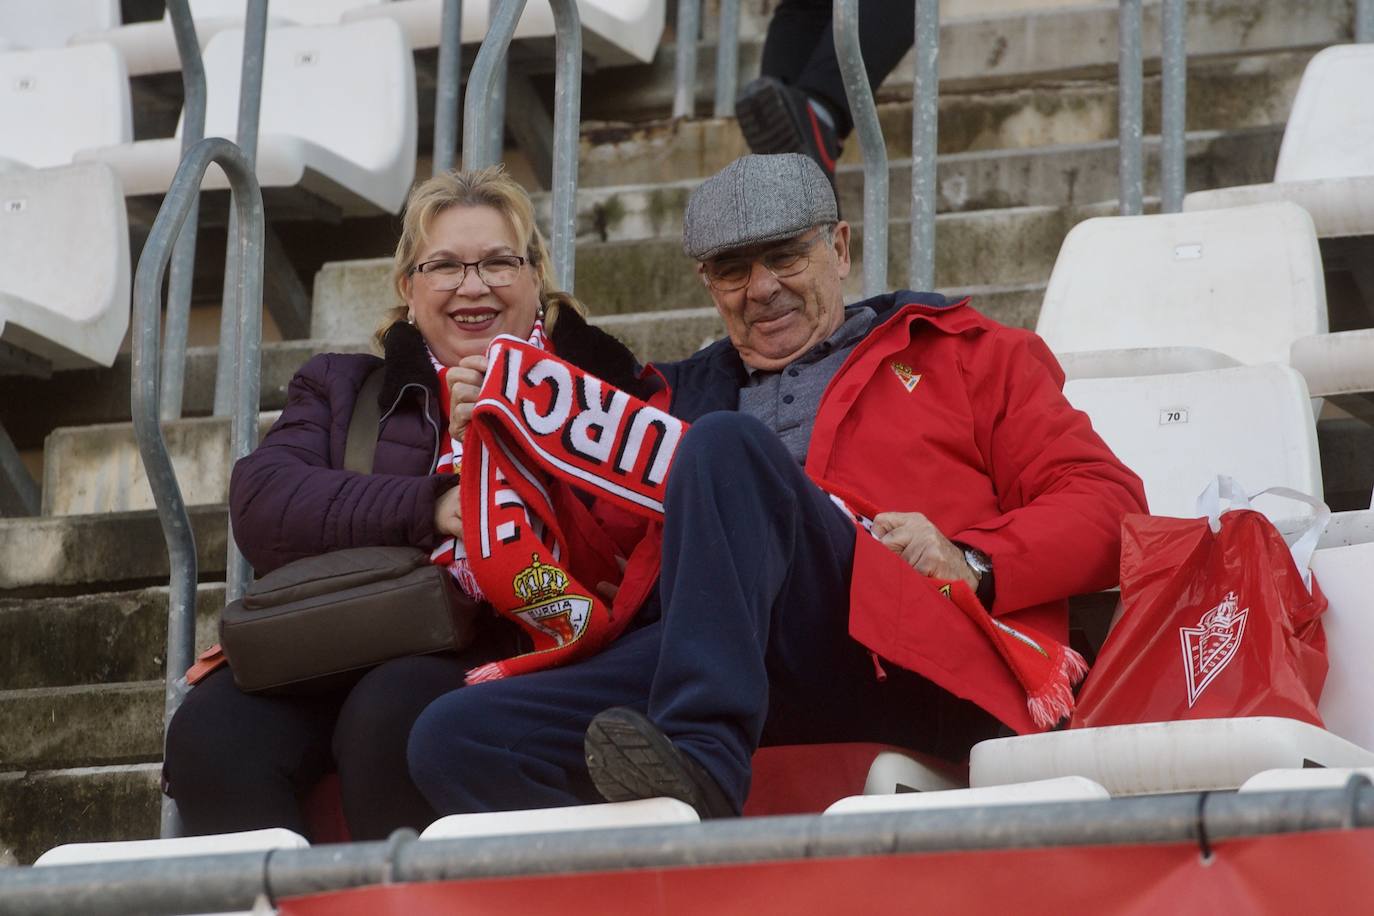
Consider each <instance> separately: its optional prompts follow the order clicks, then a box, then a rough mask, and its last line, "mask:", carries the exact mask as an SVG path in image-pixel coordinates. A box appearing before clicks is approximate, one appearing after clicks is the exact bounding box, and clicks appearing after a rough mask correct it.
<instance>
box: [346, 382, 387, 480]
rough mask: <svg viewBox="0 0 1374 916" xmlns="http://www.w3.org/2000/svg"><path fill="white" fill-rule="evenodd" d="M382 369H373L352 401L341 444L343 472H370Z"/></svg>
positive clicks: (378, 410)
mask: <svg viewBox="0 0 1374 916" xmlns="http://www.w3.org/2000/svg"><path fill="white" fill-rule="evenodd" d="M385 369H386V366H385V365H382V366H378V367H377V368H376V369H373V370H372V372H371V373H370V374H369V375H368V377H367V378H366V379H364V380H363V387H362V388H360V389H358V398H357V400H355V401H354V402H353V416H351V417H349V420H348V439H347V441H346V442H345V444H344V469H345V470H348V471H356V472H357V473H359V474H371V473H372V459H373V456H374V454H375V453H376V451H377V427H378V425H379V424H380V423H381V421H382V408H381V406H380V405H379V404H378V403H377V395H379V394H380V393H381V391H382V381H383V378H384V377H385V371H384V370H385Z"/></svg>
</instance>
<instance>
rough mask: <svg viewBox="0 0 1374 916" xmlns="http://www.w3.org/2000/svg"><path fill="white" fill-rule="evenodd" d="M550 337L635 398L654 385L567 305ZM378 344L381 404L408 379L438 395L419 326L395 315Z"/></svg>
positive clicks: (563, 352) (572, 358) (629, 356)
mask: <svg viewBox="0 0 1374 916" xmlns="http://www.w3.org/2000/svg"><path fill="white" fill-rule="evenodd" d="M549 340H550V341H551V342H552V344H553V350H554V352H555V353H557V354H558V355H559V356H561V357H562V358H563V359H566V360H567V361H568V362H570V363H572V364H573V365H575V366H577V367H578V368H580V369H583V370H585V371H587V372H590V373H591V374H592V375H595V376H596V377H597V378H599V379H601V380H602V381H605V382H607V383H609V384H611V385H614V386H615V387H616V388H619V389H621V390H623V391H626V392H628V393H630V394H632V395H634V396H635V397H637V398H641V399H643V400H648V399H649V397H650V396H651V395H652V394H653V393H654V391H655V390H656V389H657V387H658V385H657V382H656V380H655V379H654V378H652V377H643V378H641V377H640V371H639V370H640V365H639V361H638V360H637V359H635V355H634V354H633V353H632V352H630V348H629V347H627V346H625V344H623V343H621V342H620V340H619V339H617V338H616V337H614V336H612V335H611V334H608V333H606V332H605V331H603V330H601V329H600V328H598V327H596V326H595V325H592V324H588V323H587V321H586V319H584V318H583V317H582V316H581V315H579V314H578V313H577V312H575V311H573V310H572V309H570V308H567V307H564V308H561V309H559V313H558V320H557V321H555V322H554V326H553V329H552V330H551V331H550V333H549ZM382 349H383V353H384V357H383V358H384V359H385V363H386V374H385V376H384V378H383V381H382V390H381V391H380V392H379V393H378V395H377V402H378V404H380V405H381V407H382V409H383V410H386V409H387V408H388V407H390V406H391V405H392V404H394V403H395V402H396V398H398V397H399V396H400V394H401V392H402V391H403V390H404V389H405V387H406V386H407V385H423V386H425V387H426V388H428V389H429V390H430V391H431V392H433V393H434V394H435V395H436V397H437V395H438V393H439V379H438V377H437V376H436V374H435V372H434V367H433V366H432V365H430V362H429V353H428V352H427V351H426V348H425V339H424V337H423V336H421V334H420V331H419V329H418V328H416V327H415V326H414V325H412V324H407V323H406V322H404V321H397V322H396V323H395V324H393V325H392V326H391V327H389V328H387V330H386V334H385V335H383V337H382ZM435 403H438V401H437V400H436V401H435Z"/></svg>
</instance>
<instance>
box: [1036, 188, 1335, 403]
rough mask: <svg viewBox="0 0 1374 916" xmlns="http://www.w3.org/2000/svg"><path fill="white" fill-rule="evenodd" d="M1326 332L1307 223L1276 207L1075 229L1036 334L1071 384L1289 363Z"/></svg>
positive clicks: (1103, 221)
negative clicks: (1292, 353) (1292, 354)
mask: <svg viewBox="0 0 1374 916" xmlns="http://www.w3.org/2000/svg"><path fill="white" fill-rule="evenodd" d="M1326 330H1327V314H1326V288H1325V286H1324V284H1323V279H1322V259H1321V253H1320V251H1319V250H1318V246H1317V237H1316V233H1315V232H1314V230H1313V228H1312V219H1311V217H1309V216H1308V215H1307V212H1306V211H1305V210H1303V209H1302V208H1301V207H1298V206H1296V205H1294V204H1290V203H1284V202H1280V203H1272V204H1263V205H1260V206H1255V207H1242V208H1237V209H1233V210H1212V211H1205V212H1201V213H1172V214H1161V215H1157V216H1113V217H1102V218H1098V219H1090V220H1086V221H1084V222H1082V223H1079V224H1078V225H1077V226H1075V227H1074V228H1073V229H1072V230H1071V231H1070V232H1069V234H1068V236H1067V237H1066V238H1065V239H1064V244H1063V246H1062V247H1061V248H1060V249H1059V257H1058V258H1057V259H1056V261H1055V264H1054V272H1053V273H1052V274H1051V276H1050V282H1049V286H1048V288H1047V289H1046V290H1045V301H1044V304H1043V305H1042V306H1041V309H1040V318H1039V321H1038V323H1037V326H1036V332H1037V333H1039V334H1040V336H1041V337H1043V338H1044V339H1045V341H1046V342H1047V343H1048V344H1049V346H1050V349H1051V350H1053V351H1054V352H1055V354H1056V355H1057V356H1058V357H1059V358H1060V361H1061V363H1062V364H1063V365H1064V369H1065V372H1066V373H1067V374H1068V376H1069V377H1070V378H1083V377H1090V376H1101V375H1145V374H1152V373H1154V372H1168V371H1174V372H1181V371H1192V370H1196V369H1204V368H1219V367H1221V366H1225V365H1234V364H1237V363H1239V364H1246V365H1254V364H1258V363H1265V362H1280V363H1286V362H1287V361H1288V359H1289V349H1290V346H1291V345H1292V343H1293V341H1295V340H1297V339H1299V338H1302V337H1306V336H1308V335H1311V334H1324V333H1325V332H1326ZM1146 348H1165V349H1163V350H1154V351H1148V350H1147V349H1146ZM1101 351H1110V352H1105V353H1104V352H1101ZM1202 351H1213V352H1212V353H1211V354H1207V353H1205V352H1202ZM1216 354H1220V356H1217V355H1216Z"/></svg>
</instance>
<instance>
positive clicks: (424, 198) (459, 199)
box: [372, 165, 587, 348]
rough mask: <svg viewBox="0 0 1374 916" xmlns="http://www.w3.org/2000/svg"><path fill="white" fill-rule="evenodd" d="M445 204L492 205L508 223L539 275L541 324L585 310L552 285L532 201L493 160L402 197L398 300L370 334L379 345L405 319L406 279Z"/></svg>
mask: <svg viewBox="0 0 1374 916" xmlns="http://www.w3.org/2000/svg"><path fill="white" fill-rule="evenodd" d="M449 207H491V208H492V209H493V210H496V211H497V212H499V213H500V214H502V215H503V216H505V218H506V220H507V221H508V222H509V223H510V225H511V228H512V229H513V230H514V231H515V238H516V243H517V245H518V246H520V247H522V248H523V249H524V252H525V258H526V259H527V260H528V261H529V265H530V267H532V268H534V272H535V275H536V276H537V277H538V278H539V304H540V305H541V306H542V307H543V311H544V328H545V330H546V331H549V332H552V330H553V325H554V322H555V321H557V319H558V310H559V309H560V308H561V307H563V306H567V307H568V308H571V309H572V310H573V311H575V312H577V313H578V314H579V315H585V314H586V313H587V312H586V309H585V308H584V307H583V306H582V303H580V302H578V301H577V300H576V299H574V298H573V296H572V294H571V293H566V292H563V291H561V290H559V289H557V288H556V287H555V285H554V279H553V268H552V265H551V264H550V263H549V249H548V246H547V245H545V244H544V236H543V233H541V232H540V231H539V226H538V225H537V224H536V223H535V221H534V204H532V203H531V202H530V197H529V195H528V194H526V193H525V189H524V188H522V187H521V186H520V185H519V183H517V182H516V181H515V179H513V178H511V177H510V176H509V175H507V174H506V170H505V167H504V166H501V165H493V166H488V167H487V168H484V169H475V170H472V171H460V170H456V169H455V170H454V171H451V172H443V173H441V174H438V175H435V176H434V177H432V178H430V179H428V180H426V181H424V182H421V183H420V184H418V185H416V186H415V188H413V189H412V190H411V192H410V197H409V198H408V199H407V200H406V208H405V214H404V215H403V216H402V217H401V237H400V239H399V240H398V241H397V242H396V254H395V256H394V257H393V258H392V263H391V286H392V289H393V290H395V292H396V298H397V300H398V302H399V304H398V305H395V306H393V307H391V308H389V309H387V311H386V314H385V316H384V320H383V321H382V324H381V325H380V326H379V327H378V328H377V330H376V332H375V333H374V334H373V335H372V336H373V340H374V342H375V343H376V345H377V346H378V348H380V347H381V344H382V338H383V337H384V336H385V335H386V332H387V329H388V328H390V327H391V326H392V325H393V324H394V323H396V322H397V321H403V320H405V317H406V312H407V309H408V307H407V306H406V304H405V286H404V281H405V279H406V277H407V276H408V275H409V273H410V269H411V268H412V267H414V266H415V259H416V258H417V257H418V256H419V252H420V249H421V248H422V247H424V244H425V241H426V239H427V237H428V232H429V227H430V225H431V224H433V222H434V218H435V217H436V216H438V215H439V214H440V213H441V212H443V211H444V210H447V209H448V208H449Z"/></svg>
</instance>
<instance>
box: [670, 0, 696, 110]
mask: <svg viewBox="0 0 1374 916" xmlns="http://www.w3.org/2000/svg"><path fill="white" fill-rule="evenodd" d="M700 35H701V0H678V4H677V38H676V41H675V49H676V56H675V58H674V61H673V65H674V69H673V117H674V118H690V117H691V116H692V115H693V113H694V112H695V111H696V101H697V85H696V84H697V38H698V37H699V36H700Z"/></svg>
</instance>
